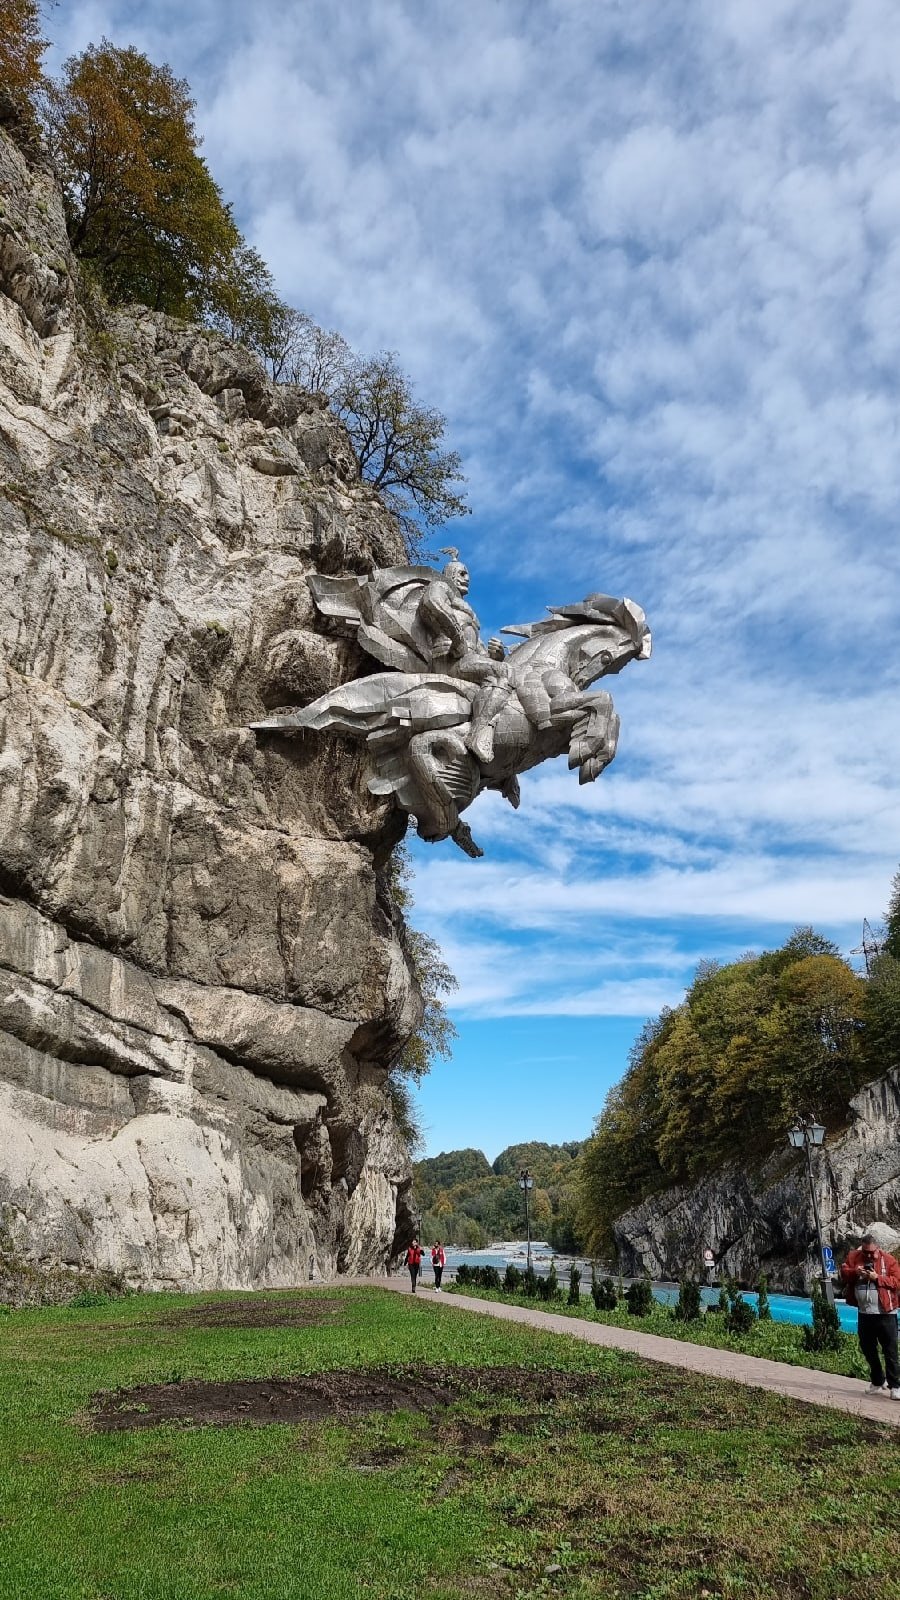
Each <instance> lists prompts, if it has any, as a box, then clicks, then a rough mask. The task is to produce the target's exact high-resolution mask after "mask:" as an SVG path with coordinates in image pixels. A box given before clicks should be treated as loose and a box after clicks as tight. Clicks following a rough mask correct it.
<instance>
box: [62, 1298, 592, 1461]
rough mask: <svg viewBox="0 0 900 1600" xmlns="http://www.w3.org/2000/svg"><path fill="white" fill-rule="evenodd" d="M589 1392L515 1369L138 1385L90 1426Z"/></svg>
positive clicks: (310, 1417) (326, 1415) (483, 1436)
mask: <svg viewBox="0 0 900 1600" xmlns="http://www.w3.org/2000/svg"><path fill="white" fill-rule="evenodd" d="M321 1303H322V1302H318V1304H319V1305H321ZM222 1304H225V1303H224V1302H222ZM335 1304H337V1305H339V1304H340V1302H335ZM200 1309H202V1310H203V1311H206V1310H207V1309H209V1310H215V1309H217V1308H216V1307H209V1308H207V1307H202V1308H200ZM218 1325H219V1326H222V1324H218ZM258 1325H259V1324H254V1326H258ZM590 1393H594V1394H596V1381H595V1380H594V1379H593V1378H591V1377H588V1376H586V1375H585V1374H583V1373H573V1372H558V1371H545V1370H529V1369H526V1368H521V1367H444V1366H433V1367H402V1368H401V1367H393V1368H353V1369H350V1370H348V1371H340V1372H318V1373H315V1374H313V1375H312V1376H310V1377H302V1378H243V1379H240V1380H236V1381H232V1382H225V1383H207V1382H203V1381H201V1380H199V1379H187V1380H185V1381H183V1382H181V1383H160V1384H142V1385H140V1386H139V1387H137V1388H134V1389H124V1390H117V1391H116V1392H115V1393H112V1394H108V1393H101V1394H98V1395H95V1396H94V1398H93V1401H92V1402H91V1411H90V1421H91V1426H92V1427H93V1428H94V1429H96V1430H97V1431H99V1432H102V1433H112V1432H117V1431H121V1430H124V1429H130V1428H153V1427H157V1426H158V1425H159V1424H160V1423H180V1424H182V1425H185V1426H191V1425H198V1424H206V1425H212V1426H214V1427H215V1426H218V1427H224V1426H227V1425H230V1424H232V1423H255V1424H266V1423H273V1422H285V1423H298V1422H325V1421H337V1422H347V1421H350V1420H352V1418H354V1417H359V1416H365V1415H367V1414H368V1413H370V1412H377V1411H380V1412H389V1411H427V1412H430V1413H435V1412H441V1411H444V1410H445V1409H446V1407H447V1406H449V1405H451V1404H452V1403H453V1402H454V1401H456V1400H470V1399H484V1398H488V1397H490V1398H515V1399H516V1400H518V1401H523V1400H527V1401H528V1402H530V1403H531V1404H532V1405H533V1404H535V1403H536V1404H539V1405H540V1404H544V1405H548V1404H549V1405H553V1404H555V1403H556V1402H559V1401H563V1400H572V1399H576V1400H577V1399H581V1398H584V1397H586V1396H587V1395H588V1394H590ZM537 1420H538V1419H536V1418H535V1417H534V1416H533V1415H532V1416H529V1417H528V1418H527V1422H528V1424H530V1425H533V1424H534V1423H535V1422H536V1421H537ZM515 1425H516V1419H515V1417H513V1416H510V1417H509V1418H508V1419H507V1418H505V1417H504V1418H503V1419H502V1420H501V1419H500V1418H499V1417H492V1418H490V1419H489V1420H488V1422H487V1425H486V1426H483V1427H478V1425H477V1424H475V1425H472V1424H470V1425H469V1430H468V1434H467V1440H466V1442H467V1443H469V1444H476V1445H477V1444H481V1445H486V1444H488V1443H490V1442H491V1441H493V1440H494V1439H496V1438H497V1437H498V1435H499V1434H500V1433H501V1432H503V1431H505V1430H506V1427H510V1426H512V1427H514V1426H515Z"/></svg>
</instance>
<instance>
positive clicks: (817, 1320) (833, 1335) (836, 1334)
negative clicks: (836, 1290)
mask: <svg viewBox="0 0 900 1600" xmlns="http://www.w3.org/2000/svg"><path fill="white" fill-rule="evenodd" d="M842 1339H843V1334H842V1332H841V1321H840V1317H839V1316H838V1314H837V1307H836V1306H832V1305H829V1303H828V1301H827V1300H826V1298H825V1293H824V1290H823V1289H822V1285H821V1284H820V1283H814V1284H813V1286H812V1324H811V1325H810V1326H809V1327H806V1328H804V1329H803V1348H804V1349H805V1350H810V1351H812V1350H840V1348H841V1343H842Z"/></svg>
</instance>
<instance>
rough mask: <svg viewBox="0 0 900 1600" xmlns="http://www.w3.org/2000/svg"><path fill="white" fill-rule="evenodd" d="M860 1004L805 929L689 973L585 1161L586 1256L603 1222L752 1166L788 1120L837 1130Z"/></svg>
mask: <svg viewBox="0 0 900 1600" xmlns="http://www.w3.org/2000/svg"><path fill="white" fill-rule="evenodd" d="M898 973H900V964H898ZM866 1000H867V994H866V985H865V983H864V981H863V980H862V979H861V978H860V977H859V976H858V975H857V974H856V973H854V972H853V971H852V970H851V969H850V967H849V966H848V965H847V963H846V962H845V961H843V960H841V958H840V956H839V955H838V952H837V949H836V947H835V946H834V945H833V944H831V943H830V941H828V940H827V939H823V938H822V937H821V936H820V935H819V934H817V933H815V931H814V930H813V929H810V928H800V929H797V930H796V931H795V933H794V934H792V935H791V937H790V938H789V939H788V940H786V941H785V943H784V945H782V946H781V948H780V949H778V950H773V951H767V952H765V953H764V954H763V955H761V956H747V957H745V958H744V959H742V960H741V961H735V962H731V963H730V964H728V965H727V966H721V967H719V966H717V965H715V964H713V963H707V964H704V965H703V966H702V967H701V968H700V969H698V973H697V976H696V977H695V979H694V982H693V984H692V985H691V987H690V989H689V990H688V992H687V994H686V996H685V999H684V1001H683V1002H682V1004H681V1005H680V1006H678V1007H676V1008H675V1009H674V1010H673V1011H668V1012H665V1013H664V1014H663V1015H662V1017H660V1018H659V1020H658V1022H656V1023H655V1024H650V1025H649V1026H648V1027H647V1028H646V1029H645V1030H644V1033H643V1034H642V1036H641V1038H640V1039H639V1040H638V1042H637V1046H636V1048H635V1050H634V1052H633V1053H632V1056H631V1059H630V1062H629V1067H628V1071H627V1072H626V1074H625V1076H624V1078H623V1079H622V1081H621V1082H620V1083H619V1084H617V1085H616V1087H615V1088H614V1089H613V1090H612V1092H611V1093H610V1095H609V1096H608V1098H607V1103H606V1105H605V1107H604V1108H603V1111H602V1113H601V1115H600V1117H599V1118H598V1120H597V1123H596V1125H595V1129H594V1133H593V1136H592V1137H591V1139H590V1140H588V1142H587V1145H586V1147H585V1150H584V1153H583V1155H582V1158H581V1162H580V1173H579V1217H580V1221H581V1225H582V1229H583V1231H584V1233H585V1235H586V1239H587V1242H588V1245H589V1247H591V1248H593V1249H596V1250H597V1251H602V1250H603V1248H604V1247H605V1246H608V1244H609V1242H610V1230H611V1225H612V1222H613V1221H614V1219H615V1218H616V1217H617V1216H619V1215H621V1213H622V1212H623V1211H626V1210H628V1209H629V1207H631V1206H633V1205H635V1204H637V1203H638V1202H639V1201H640V1200H642V1199H644V1198H646V1196H647V1195H649V1194H652V1193H654V1192H655V1191H657V1190H659V1189H662V1188H667V1187H669V1186H671V1185H672V1184H675V1183H682V1182H683V1183H690V1182H693V1181H695V1180H696V1179H697V1178H699V1177H701V1176H703V1175H704V1174H706V1173H708V1172H712V1171H715V1170H716V1168H717V1167H719V1166H721V1165H722V1164H723V1163H724V1162H726V1161H728V1160H733V1159H735V1158H736V1157H737V1158H739V1159H741V1160H744V1161H748V1160H749V1161H753V1160H758V1159H762V1157H763V1156H765V1155H766V1154H767V1153H768V1152H769V1151H770V1150H771V1149H772V1148H773V1147H774V1146H776V1145H778V1144H779V1143H780V1141H781V1140H782V1139H783V1138H784V1130H785V1128H786V1127H788V1126H789V1124H790V1122H791V1121H793V1119H794V1118H795V1117H796V1116H797V1115H798V1113H808V1112H810V1111H815V1112H816V1113H817V1114H818V1115H819V1116H821V1117H822V1118H823V1119H824V1120H825V1121H826V1122H831V1123H840V1122H841V1120H842V1119H844V1118H845V1117H846V1107H847V1102H848V1100H849V1099H850V1097H851V1095H852V1094H853V1093H854V1092H855V1091H856V1089H857V1088H859V1086H860V1084H861V1083H863V1082H864V1081H865V1080H866V1078H867V1077H869V1076H871V1070H870V1065H869V1061H868V1059H867V1052H866V1050H865V1049H864V1032H865V1027H864V1018H865V1007H866Z"/></svg>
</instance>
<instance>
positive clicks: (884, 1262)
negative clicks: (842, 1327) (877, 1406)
mask: <svg viewBox="0 0 900 1600" xmlns="http://www.w3.org/2000/svg"><path fill="white" fill-rule="evenodd" d="M841 1281H842V1283H843V1284H844V1285H845V1287H846V1290H847V1299H848V1301H849V1302H850V1304H851V1305H854V1306H856V1309H857V1312H858V1313H859V1323H858V1330H857V1331H858V1333H859V1347H860V1349H861V1350H862V1353H863V1355H864V1356H865V1358H866V1361H867V1363H868V1367H869V1373H870V1376H871V1379H872V1381H871V1383H870V1384H869V1393H870V1394H884V1395H886V1394H888V1393H890V1397H891V1399H892V1400H900V1361H898V1358H897V1308H898V1306H900V1264H898V1263H897V1262H896V1261H895V1259H894V1257H893V1256H889V1255H888V1254H887V1251H886V1250H881V1249H880V1248H879V1246H878V1242H877V1240H875V1239H873V1237H872V1235H871V1234H870V1233H867V1234H866V1235H865V1237H864V1238H863V1239H862V1240H861V1241H860V1244H859V1248H858V1249H857V1250H851V1251H850V1254H849V1255H848V1257H847V1259H846V1261H844V1262H843V1263H842V1265H841ZM882 1356H884V1366H883V1367H882V1362H881V1358H882ZM885 1374H887V1388H885V1381H884V1380H885Z"/></svg>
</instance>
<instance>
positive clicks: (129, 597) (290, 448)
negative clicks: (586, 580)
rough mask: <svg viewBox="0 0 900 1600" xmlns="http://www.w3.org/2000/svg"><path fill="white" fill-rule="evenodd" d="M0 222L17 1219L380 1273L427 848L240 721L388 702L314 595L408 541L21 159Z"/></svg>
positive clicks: (207, 1256)
mask: <svg viewBox="0 0 900 1600" xmlns="http://www.w3.org/2000/svg"><path fill="white" fill-rule="evenodd" d="M0 195H2V209H0V578H2V595H0V1217H2V1219H3V1222H4V1225H5V1227H6V1229H7V1230H8V1232H9V1234H11V1236H12V1239H13V1240H14V1242H15V1244H16V1247H17V1248H18V1249H20V1250H21V1251H23V1252H24V1253H25V1254H26V1255H27V1256H28V1257H29V1258H30V1259H32V1260H34V1261H47V1262H50V1261H56V1260H59V1261H62V1262H63V1263H68V1264H70V1265H72V1266H73V1267H79V1268H80V1267H92V1268H97V1267H100V1268H109V1269H111V1270H113V1271H116V1272H120V1273H122V1274H123V1275H124V1276H125V1277H126V1278H127V1279H128V1281H130V1282H132V1283H141V1284H149V1285H156V1286H161V1285H169V1286H173V1287H189V1286H191V1287H213V1286H237V1285H244V1286H250V1285H260V1284H267V1285H272V1284H288V1283H293V1282H297V1281H299V1280H303V1279H305V1278H307V1277H308V1276H309V1275H310V1274H315V1275H316V1276H317V1277H319V1276H325V1277H330V1276H332V1275H333V1274H335V1273H336V1272H340V1271H353V1270H365V1269H370V1268H377V1267H383V1266H384V1265H385V1263H386V1262H387V1261H388V1260H389V1258H390V1256H391V1255H392V1253H393V1252H394V1250H395V1249H396V1248H397V1247H398V1245H399V1244H400V1243H401V1242H403V1241H405V1238H406V1237H407V1235H408V1232H409V1229H410V1225H411V1216H410V1212H409V1203H408V1192H409V1183H410V1168H409V1162H408V1158H407V1154H406V1150H405V1148H404V1146H403V1144H402V1142H401V1140H400V1139H399V1137H398V1135H397V1131H396V1128H395V1125H394V1120H393V1117H392V1112H391V1104H390V1097H389V1095H388V1093H387V1092H386V1087H385V1083H386V1077H387V1072H388V1068H389V1065H390V1063H391V1061H392V1060H393V1059H395V1057H396V1055H397V1052H398V1050H399V1049H400V1047H401V1045H402V1043H403V1041H404V1039H405V1038H406V1037H407V1036H408V1035H409V1033H410V1032H411V1031H412V1030H413V1028H414V1027H415V1026H416V1024H417V1022H418V1020H419V1016H420V997H419V994H418V991H417V989H416V986H415V983H414V981H413V979H412V977H411V974H410V971H409V969H408V965H407V961H406V958H405V956H404V951H403V944H402V924H401V922H400V919H399V917H398V915H397V914H396V912H395V911H394V909H393V908H392V905H391V902H390V898H389V895H388V893H387V889H386V884H385V877H384V873H383V871H382V870H381V869H382V868H383V866H384V863H385V861H386V859H387V857H388V856H389V853H390V850H391V848H392V847H393V845H394V844H395V843H396V841H397V839H398V837H399V836H400V833H401V832H402V829H403V819H402V818H398V816H397V814H396V812H394V811H393V810H392V809H390V808H389V807H388V806H387V805H386V804H385V803H384V802H383V801H376V800H374V799H373V797H372V796H371V795H370V794H368V792H367V790H366V786H365V780H364V772H363V768H362V762H361V757H360V755H359V753H358V752H357V751H355V750H354V749H353V748H352V747H350V746H348V745H347V744H342V743H341V742H340V741H337V740H326V739H321V738H317V737H314V736H305V737H301V738H297V739H292V740H289V739H285V738H272V737H269V738H266V739H262V738H260V739H259V740H257V738H256V737H255V736H254V735H253V734H252V733H251V732H249V731H248V723H250V722H251V721H253V720H258V719H259V718H260V717H261V716H264V715H266V714H267V713H268V712H271V711H273V710H277V709H281V708H289V707H290V706H292V705H294V704H296V703H298V702H303V701H306V700H308V699H310V698H312V697H313V696H314V695H317V694H319V693H322V692H323V691H324V690H325V689H327V688H329V687H333V686H334V685H335V684H337V683H339V682H342V681H344V680H346V679H348V678H352V677H354V676H356V675H358V673H359V672H360V671H361V670H363V661H362V658H361V657H360V656H359V654H358V652H357V650H356V647H355V646H354V645H352V644H351V643H348V642H347V641H346V640H338V639H336V638H331V637H329V636H328V635H327V634H326V633H325V632H323V631H322V628H321V625H320V624H319V623H318V622H317V620H316V616H315V614H314V609H313V606H312V604H311V601H310V596H309V592H308V587H307V582H306V578H307V575H308V574H309V573H310V572H313V571H318V572H324V573H331V574H336V573H344V572H364V571H368V570H371V568H372V567H373V566H375V565H385V564H390V563H392V562H396V561H399V560H402V559H403V558H404V553H403V548H402V543H401V541H400V538H399V536H398V534H397V532H396V529H395V527H394V525H393V523H392V521H391V519H390V517H389V516H388V515H387V513H386V512H385V510H384V508H383V506H382V505H381V503H380V502H379V500H378V497H377V496H376V495H375V494H374V493H373V492H372V491H371V490H370V489H369V488H368V487H367V486H366V485H365V484H364V483H362V482H361V481H360V479H359V476H358V473H357V470H356V464H355V461H354V459H353V456H352V453H351V451H350V448H349V445H348V441H347V439H346V436H345V434H344V432H343V430H342V429H341V427H340V426H339V425H338V424H337V423H336V422H335V421H334V419H333V417H332V416H331V415H330V413H329V411H328V410H327V408H326V406H325V404H324V401H322V400H321V398H316V397H313V396H310V395H307V394H305V393H303V392H302V391H300V390H296V389H289V388H281V387H275V386H274V385H272V384H271V383H270V382H269V381H268V379H267V378H266V376H265V374H264V372H263V370H262V368H261V367H260V365H259V363H258V362H257V361H256V360H255V359H254V358H253V357H251V356H250V355H249V354H248V353H247V352H246V351H245V350H244V349H242V348H241V347H239V346H235V345H231V344H229V343H228V342H227V341H226V340H225V339H224V338H222V337H221V336H219V335H217V334H215V333H211V332H209V331H208V330H203V329H199V328H197V327H192V326H189V325H187V324H185V323H181V322H177V321H175V320H172V319H169V318H166V317H164V316H161V315H157V314H154V313H152V312H150V311H148V310H146V309H144V308H142V307H134V308H129V309H126V310H122V311H118V312H116V313H115V314H107V313H105V312H104V311H103V310H102V309H101V308H100V307H99V306H96V305H95V306H94V308H93V309H92V306H91V300H90V297H89V296H86V295H85V292H84V287H83V285H82V288H81V290H79V291H76V284H77V272H76V268H75V265H74V263H73V260H72V258H71V255H70V252H69V247H68V243H67V238H66V231H65V225H64V219H63V213H62V205H61V197H60V193H59V189H58V187H57V184H56V182H55V180H54V176H53V173H52V171H51V170H50V169H49V167H48V166H47V165H46V164H45V163H44V162H43V161H42V158H41V157H40V154H39V153H28V154H26V153H25V152H24V151H23V149H22V148H21V146H20V144H17V143H16V142H15V141H14V140H13V139H12V138H10V137H8V136H7V132H5V131H3V130H2V129H0Z"/></svg>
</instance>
